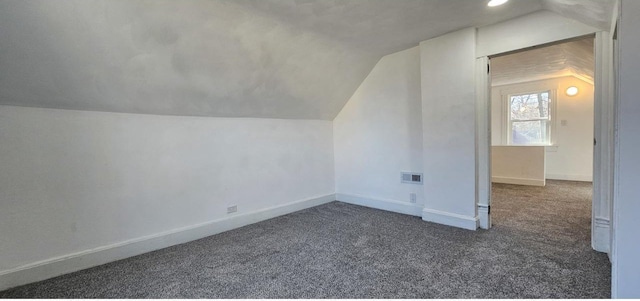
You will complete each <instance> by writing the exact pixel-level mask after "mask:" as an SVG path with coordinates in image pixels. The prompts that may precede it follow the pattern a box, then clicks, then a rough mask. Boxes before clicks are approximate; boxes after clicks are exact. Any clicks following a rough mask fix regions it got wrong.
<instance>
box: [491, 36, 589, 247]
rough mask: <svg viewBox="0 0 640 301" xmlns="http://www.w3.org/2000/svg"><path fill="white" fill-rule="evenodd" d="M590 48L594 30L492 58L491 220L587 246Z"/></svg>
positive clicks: (495, 223)
mask: <svg viewBox="0 0 640 301" xmlns="http://www.w3.org/2000/svg"><path fill="white" fill-rule="evenodd" d="M593 50H594V36H592V35H590V36H587V37H581V38H577V39H572V40H569V41H560V42H557V43H553V44H551V45H543V46H540V47H534V48H532V49H526V50H522V51H517V52H515V53H507V54H504V55H497V56H494V57H492V58H491V60H490V62H491V63H490V65H491V68H490V71H491V72H490V73H491V181H492V187H491V188H492V198H491V201H492V203H491V205H492V206H491V207H492V209H493V212H494V215H493V218H492V222H493V224H494V226H495V225H497V224H504V225H507V224H510V225H511V226H513V227H522V228H529V229H536V228H538V229H544V230H545V231H541V233H539V234H540V235H544V233H554V234H560V236H562V235H568V236H573V237H574V238H578V237H580V241H581V242H582V247H583V248H587V249H588V248H590V241H591V222H592V203H593V198H592V195H593V184H592V182H593V166H594V161H593V148H594V143H593V141H594V87H593V85H594V68H595V63H594V51H593ZM516 208H517V209H516ZM568 221H570V222H568ZM521 230H524V229H521ZM545 239H548V240H550V241H552V240H554V238H553V237H545ZM555 240H556V241H561V240H560V239H557V238H556V239H555ZM571 241H572V243H575V242H576V241H575V240H571Z"/></svg>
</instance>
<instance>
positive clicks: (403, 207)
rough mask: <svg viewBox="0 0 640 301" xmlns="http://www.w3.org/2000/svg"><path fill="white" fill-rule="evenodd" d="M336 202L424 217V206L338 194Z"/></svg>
mask: <svg viewBox="0 0 640 301" xmlns="http://www.w3.org/2000/svg"><path fill="white" fill-rule="evenodd" d="M336 200H337V201H340V202H345V203H349V204H354V205H360V206H365V207H369V208H375V209H380V210H386V211H391V212H396V213H402V214H408V215H413V216H422V206H420V205H416V204H411V203H405V202H400V201H396V200H389V199H386V200H385V199H374V198H370V197H366V196H360V195H354V194H346V193H336Z"/></svg>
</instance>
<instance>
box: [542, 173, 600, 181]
mask: <svg viewBox="0 0 640 301" xmlns="http://www.w3.org/2000/svg"><path fill="white" fill-rule="evenodd" d="M546 178H547V180H564V181H580V182H593V176H591V175H561V174H547V175H546Z"/></svg>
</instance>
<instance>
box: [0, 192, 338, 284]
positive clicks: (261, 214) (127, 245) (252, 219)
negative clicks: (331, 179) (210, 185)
mask: <svg viewBox="0 0 640 301" xmlns="http://www.w3.org/2000/svg"><path fill="white" fill-rule="evenodd" d="M333 201H335V195H334V194H330V195H325V196H321V197H317V198H312V199H308V200H302V201H296V202H292V203H288V204H284V205H280V206H276V207H271V208H266V209H262V210H258V211H254V212H249V213H244V214H238V215H236V216H233V217H228V218H223V219H218V220H214V221H210V222H206V223H201V224H197V225H193V226H188V227H184V228H179V229H174V230H171V231H167V232H162V233H157V234H153V235H149V236H144V237H140V238H136V239H132V240H127V241H123V242H120V243H116V244H112V245H107V246H102V247H99V248H95V249H90V250H85V251H81V252H77V253H73V254H67V255H65V256H60V257H56V258H51V259H47V260H43V261H39V262H34V263H30V264H27V265H24V266H20V267H17V268H13V269H10V270H5V271H0V290H5V289H8V288H12V287H16V286H20V285H24V284H28V283H32V282H36V281H41V280H45V279H49V278H52V277H56V276H60V275H63V274H67V273H71V272H75V271H79V270H83V269H87V268H90V267H94V266H98V265H102V264H105V263H109V262H112V261H116V260H120V259H125V258H128V257H132V256H136V255H140V254H143V253H147V252H151V251H155V250H158V249H162V248H166V247H170V246H173V245H177V244H181V243H185V242H189V241H193V240H196V239H200V238H204V237H207V236H211V235H214V234H218V233H222V232H225V231H229V230H232V229H235V228H239V227H243V226H246V225H249V224H253V223H256V222H260V221H264V220H267V219H271V218H274V217H278V216H281V215H285V214H289V213H292V212H296V211H299V210H303V209H306V208H311V207H315V206H318V205H322V204H325V203H329V202H333Z"/></svg>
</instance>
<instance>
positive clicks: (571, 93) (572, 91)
mask: <svg viewBox="0 0 640 301" xmlns="http://www.w3.org/2000/svg"><path fill="white" fill-rule="evenodd" d="M566 92H567V95H569V96H576V95H577V94H578V88H577V87H576V86H571V87H569V88H567V91H566Z"/></svg>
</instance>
